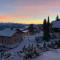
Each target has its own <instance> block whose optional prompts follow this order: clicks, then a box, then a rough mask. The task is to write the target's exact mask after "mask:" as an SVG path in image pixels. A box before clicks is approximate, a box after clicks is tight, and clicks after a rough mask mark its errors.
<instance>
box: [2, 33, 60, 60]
mask: <svg viewBox="0 0 60 60" xmlns="http://www.w3.org/2000/svg"><path fill="white" fill-rule="evenodd" d="M36 36H40V37H41V36H42V32H41V33H39V34H36V35H32V36H25V37H24V40H23V42H21V43H20V44H19V46H17V47H16V48H13V49H11V50H9V51H8V52H9V53H11V56H10V57H9V58H6V59H1V60H23V58H22V57H21V56H19V55H18V54H17V52H19V51H20V50H21V49H22V47H23V46H24V45H26V46H28V44H32V43H33V44H35V37H36ZM29 60H60V49H56V50H51V51H46V52H43V53H42V54H41V55H40V56H38V57H37V58H34V59H29Z"/></svg>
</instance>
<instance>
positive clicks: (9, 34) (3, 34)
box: [0, 28, 16, 37]
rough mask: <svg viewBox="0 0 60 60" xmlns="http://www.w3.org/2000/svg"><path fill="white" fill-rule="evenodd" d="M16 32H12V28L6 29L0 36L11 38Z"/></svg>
mask: <svg viewBox="0 0 60 60" xmlns="http://www.w3.org/2000/svg"><path fill="white" fill-rule="evenodd" d="M15 32H16V30H15V29H13V30H11V29H10V28H7V29H4V30H1V31H0V36H8V37H11V36H12V35H13V34H14V33H15Z"/></svg>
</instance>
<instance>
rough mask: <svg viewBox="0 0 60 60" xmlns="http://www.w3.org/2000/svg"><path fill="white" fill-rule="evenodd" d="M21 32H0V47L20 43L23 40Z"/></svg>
mask: <svg viewBox="0 0 60 60" xmlns="http://www.w3.org/2000/svg"><path fill="white" fill-rule="evenodd" d="M22 38H23V32H22V31H20V30H19V29H13V30H11V29H10V28H8V29H5V30H2V31H0V45H5V46H13V45H16V44H17V43H19V42H21V41H22V40H23V39H22Z"/></svg>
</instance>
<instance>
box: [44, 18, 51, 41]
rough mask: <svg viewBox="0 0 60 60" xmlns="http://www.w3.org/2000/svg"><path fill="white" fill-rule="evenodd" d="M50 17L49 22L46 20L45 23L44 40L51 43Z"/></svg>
mask: <svg viewBox="0 0 60 60" xmlns="http://www.w3.org/2000/svg"><path fill="white" fill-rule="evenodd" d="M49 25H50V24H49V17H48V22H46V19H44V22H43V40H44V41H49V39H50V34H49Z"/></svg>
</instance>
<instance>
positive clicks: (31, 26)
mask: <svg viewBox="0 0 60 60" xmlns="http://www.w3.org/2000/svg"><path fill="white" fill-rule="evenodd" d="M28 30H29V32H30V33H31V34H33V33H34V27H33V24H30V26H29V27H28Z"/></svg>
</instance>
